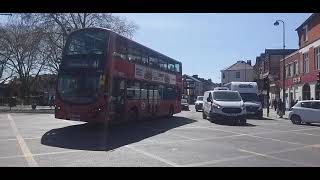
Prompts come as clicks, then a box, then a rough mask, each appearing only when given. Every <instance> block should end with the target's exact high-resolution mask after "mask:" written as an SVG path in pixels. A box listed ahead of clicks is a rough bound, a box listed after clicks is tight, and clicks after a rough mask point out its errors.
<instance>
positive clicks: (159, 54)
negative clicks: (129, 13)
mask: <svg viewBox="0 0 320 180" xmlns="http://www.w3.org/2000/svg"><path fill="white" fill-rule="evenodd" d="M86 29H99V30H104V31H109V32H111V33H114V34H116V35H118V36H121V37H122V38H125V39H126V40H127V41H130V42H132V43H136V44H138V45H139V46H142V47H143V48H145V49H147V50H148V51H151V52H153V53H155V54H157V55H158V56H162V57H165V58H167V59H169V60H171V61H173V62H175V63H180V64H181V62H180V61H177V60H175V59H173V58H170V57H168V56H166V55H164V54H162V53H159V52H157V51H155V50H153V49H151V48H148V47H146V46H144V45H142V44H140V43H138V42H136V41H133V40H131V39H129V38H127V37H125V36H123V35H121V34H119V33H117V32H114V31H112V30H111V29H108V28H102V27H87V28H82V29H77V30H74V31H72V32H71V33H70V34H72V33H74V32H78V31H82V30H86Z"/></svg>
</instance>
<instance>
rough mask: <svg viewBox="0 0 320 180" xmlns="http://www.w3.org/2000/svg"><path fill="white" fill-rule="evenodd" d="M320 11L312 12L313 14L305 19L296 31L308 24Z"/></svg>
mask: <svg viewBox="0 0 320 180" xmlns="http://www.w3.org/2000/svg"><path fill="white" fill-rule="evenodd" d="M319 15H320V13H312V14H311V16H309V17H308V19H307V20H305V21H304V22H303V23H302V24H301V25H300V26H299V27H297V29H296V31H298V30H299V29H300V28H301V27H303V26H305V25H306V24H308V23H309V22H310V21H311V20H312V19H313V18H314V17H316V16H319Z"/></svg>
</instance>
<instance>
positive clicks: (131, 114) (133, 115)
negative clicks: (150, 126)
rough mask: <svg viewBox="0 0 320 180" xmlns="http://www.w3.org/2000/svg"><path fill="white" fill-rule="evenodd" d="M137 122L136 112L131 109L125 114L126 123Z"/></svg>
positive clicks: (137, 115)
mask: <svg viewBox="0 0 320 180" xmlns="http://www.w3.org/2000/svg"><path fill="white" fill-rule="evenodd" d="M137 120H139V114H138V111H137V110H136V109H135V108H132V109H131V110H130V111H129V113H128V114H127V121H137Z"/></svg>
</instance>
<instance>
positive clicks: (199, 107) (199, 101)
mask: <svg viewBox="0 0 320 180" xmlns="http://www.w3.org/2000/svg"><path fill="white" fill-rule="evenodd" d="M202 106H203V96H198V97H197V101H196V102H195V106H194V107H195V109H196V111H197V112H198V111H199V110H202Z"/></svg>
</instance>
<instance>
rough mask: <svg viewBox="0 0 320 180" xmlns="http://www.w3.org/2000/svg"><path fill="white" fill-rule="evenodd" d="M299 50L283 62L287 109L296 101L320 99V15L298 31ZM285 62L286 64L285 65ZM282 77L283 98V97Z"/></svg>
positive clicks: (312, 16)
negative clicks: (319, 81)
mask: <svg viewBox="0 0 320 180" xmlns="http://www.w3.org/2000/svg"><path fill="white" fill-rule="evenodd" d="M296 31H297V33H298V37H299V49H298V50H297V51H295V52H293V53H291V54H290V55H288V56H286V57H285V59H284V60H283V59H282V60H281V64H280V71H281V72H280V73H281V74H282V67H283V64H285V97H286V99H285V102H286V107H287V108H288V107H290V106H291V105H293V102H294V101H296V100H308V99H320V88H319V87H318V86H317V74H318V72H319V71H320V13H314V14H312V15H311V16H310V17H309V18H308V19H307V20H306V21H305V22H303V23H302V24H301V25H300V26H299V27H298V28H297V29H296ZM283 62H284V63H283ZM282 80H283V79H282V76H281V79H280V81H281V83H280V84H281V92H280V94H281V97H282V88H283V87H282Z"/></svg>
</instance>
